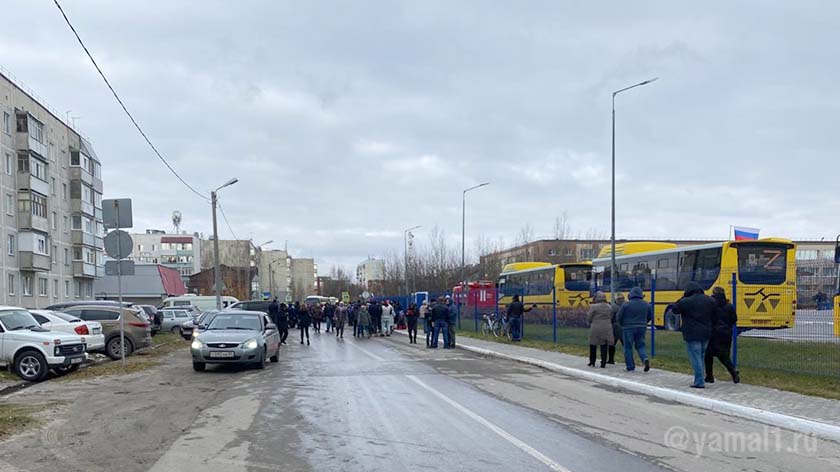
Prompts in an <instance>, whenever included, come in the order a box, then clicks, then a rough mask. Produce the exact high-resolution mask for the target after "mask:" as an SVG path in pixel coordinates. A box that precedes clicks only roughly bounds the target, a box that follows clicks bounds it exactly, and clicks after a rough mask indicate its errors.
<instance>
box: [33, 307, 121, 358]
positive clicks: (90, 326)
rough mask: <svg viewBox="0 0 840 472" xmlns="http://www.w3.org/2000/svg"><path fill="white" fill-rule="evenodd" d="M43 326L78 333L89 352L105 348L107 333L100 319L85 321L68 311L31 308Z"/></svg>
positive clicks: (36, 319) (62, 331) (51, 329)
mask: <svg viewBox="0 0 840 472" xmlns="http://www.w3.org/2000/svg"><path fill="white" fill-rule="evenodd" d="M29 312H30V313H32V316H33V317H34V318H35V321H37V322H38V323H39V324H40V325H41V327H42V328H46V329H48V330H50V331H57V332H61V333H69V334H78V335H79V336H81V337H82V339H83V340H84V343H85V345H86V346H87V352H98V351H104V350H105V335H104V334H102V324H100V323H99V322H98V321H83V320H82V319H81V318H77V317H75V316H72V315H68V314H67V313H62V312H60V311H51V310H29Z"/></svg>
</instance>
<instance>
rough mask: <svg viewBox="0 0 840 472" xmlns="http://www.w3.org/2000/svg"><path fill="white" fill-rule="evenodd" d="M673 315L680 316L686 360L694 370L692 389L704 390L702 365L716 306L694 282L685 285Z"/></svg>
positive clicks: (715, 314) (715, 313) (715, 315)
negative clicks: (686, 352) (686, 354)
mask: <svg viewBox="0 0 840 472" xmlns="http://www.w3.org/2000/svg"><path fill="white" fill-rule="evenodd" d="M673 311H674V313H676V314H678V315H682V333H683V339H684V340H685V345H686V350H687V351H688V360H689V361H690V362H691V368H692V370H694V383H693V384H691V386H692V387H693V388H705V387H706V383H705V378H706V377H705V375H703V374H704V372H703V370H704V367H705V365H704V363H705V358H706V348H707V347H708V344H709V338H710V337H711V335H712V326H714V322H715V319H716V318H717V304H716V303H715V301H714V300H713V299H712V297H710V296H708V295H706V294H705V293H703V289H702V288H700V285H698V284H697V283H696V282H689V283H688V284H687V285H686V288H685V293H684V294H683V297H682V298H681V299H680V300H679V301H678V302H677V303H676V305H674V307H673Z"/></svg>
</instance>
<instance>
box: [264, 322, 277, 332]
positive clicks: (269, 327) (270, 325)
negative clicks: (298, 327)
mask: <svg viewBox="0 0 840 472" xmlns="http://www.w3.org/2000/svg"><path fill="white" fill-rule="evenodd" d="M276 329H277V325H276V324H274V323H268V324H267V325H265V330H266V331H273V330H276Z"/></svg>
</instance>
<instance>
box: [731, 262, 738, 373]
mask: <svg viewBox="0 0 840 472" xmlns="http://www.w3.org/2000/svg"><path fill="white" fill-rule="evenodd" d="M732 307H733V308H734V309H735V314H736V315H737V314H738V275H737V274H735V272H733V273H732ZM732 364H733V365H734V366H735V368H736V369H737V368H738V323H735V325H734V326H732Z"/></svg>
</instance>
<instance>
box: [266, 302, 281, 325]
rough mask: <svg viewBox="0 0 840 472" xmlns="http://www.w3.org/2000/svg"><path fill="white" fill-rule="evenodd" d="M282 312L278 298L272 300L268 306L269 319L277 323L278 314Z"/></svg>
mask: <svg viewBox="0 0 840 472" xmlns="http://www.w3.org/2000/svg"><path fill="white" fill-rule="evenodd" d="M279 312H280V305H278V304H277V297H274V300H271V303H269V304H268V317H269V318H271V322H272V323H274V324H278V323H277V313H279Z"/></svg>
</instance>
